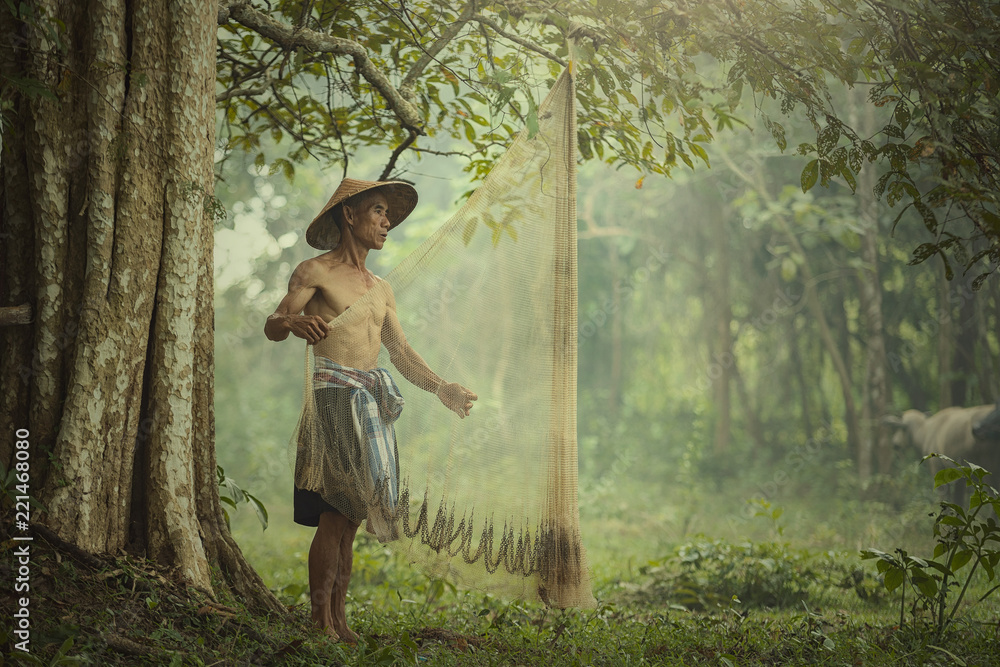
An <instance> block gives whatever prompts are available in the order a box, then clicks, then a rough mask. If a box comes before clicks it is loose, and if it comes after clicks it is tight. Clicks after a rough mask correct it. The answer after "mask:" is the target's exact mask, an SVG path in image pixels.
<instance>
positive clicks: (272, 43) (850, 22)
mask: <svg viewBox="0 0 1000 667" xmlns="http://www.w3.org/2000/svg"><path fill="white" fill-rule="evenodd" d="M219 23H220V26H221V28H220V31H219V42H218V82H219V86H218V95H217V101H218V104H219V105H220V108H221V109H222V111H223V118H224V129H223V135H222V136H223V137H224V139H225V141H226V144H227V147H228V148H229V149H231V150H236V149H238V150H243V151H249V152H251V153H253V152H256V153H257V161H258V164H259V165H260V166H264V165H265V164H267V158H266V157H265V155H264V153H263V151H262V150H261V138H262V136H264V135H267V134H269V135H270V136H271V137H272V138H273V139H274V140H276V141H280V140H282V139H285V138H290V139H292V141H293V142H294V143H293V148H292V149H291V150H290V152H289V154H288V156H287V157H280V158H277V159H275V160H274V161H273V162H272V163H271V170H272V173H274V172H277V171H284V172H285V173H286V174H287V175H289V176H290V175H291V174H292V173H293V172H294V163H295V162H297V161H302V160H305V159H306V158H307V157H308V156H309V155H313V156H316V157H317V158H320V159H322V160H325V161H329V162H333V163H339V164H340V165H342V166H343V168H344V171H345V173H346V171H347V168H348V166H349V164H350V160H351V157H352V156H353V155H354V154H355V153H356V152H357V151H359V150H362V149H366V148H370V147H392V152H391V155H390V156H389V158H388V159H387V161H386V167H385V170H384V172H383V174H382V176H383V177H389V176H390V175H393V174H397V173H398V171H399V169H400V167H399V166H398V162H397V161H398V158H399V157H400V155H401V154H403V153H404V152H407V151H409V152H412V153H414V154H416V155H427V154H445V155H456V156H462V157H464V158H465V159H467V160H468V166H467V169H468V171H469V172H470V173H471V175H472V177H473V180H475V179H478V178H481V177H482V176H483V175H485V173H486V172H488V170H489V168H490V167H491V165H492V164H493V162H494V160H495V159H496V158H497V156H498V155H499V154H500V153H501V152H502V150H503V148H504V146H506V145H507V144H508V143H509V141H510V140H511V138H512V136H513V134H514V133H516V132H517V131H518V130H519V129H520V127H522V126H524V125H527V126H528V127H529V128H531V127H533V126H534V124H535V123H536V117H535V113H536V101H537V99H539V98H540V96H541V95H540V91H539V88H542V89H544V88H545V86H546V80H547V79H550V78H551V77H553V76H554V75H555V74H556V73H557V72H558V71H559V70H560V68H562V67H563V66H565V65H566V64H567V62H568V61H569V60H570V58H571V54H570V53H569V48H568V46H567V44H568V43H569V42H572V43H573V44H575V47H576V53H575V54H574V55H575V60H576V62H577V63H578V66H579V76H578V88H579V92H578V102H579V105H580V112H581V119H582V120H581V122H580V127H579V135H578V141H579V149H580V154H581V156H582V157H583V159H598V160H604V161H606V162H609V163H611V164H615V165H618V166H624V165H631V166H633V167H635V168H636V169H638V170H639V171H640V172H642V173H643V174H650V173H657V174H668V175H669V173H670V171H671V170H672V169H673V168H674V167H676V166H678V165H680V164H684V165H686V166H688V167H690V168H694V166H695V163H696V162H698V161H703V162H704V163H705V164H706V165H707V164H708V163H709V160H710V155H709V151H708V149H707V145H708V144H709V143H710V142H711V141H712V139H713V136H714V133H716V132H718V131H720V130H724V129H731V128H735V127H737V126H739V125H744V124H746V123H747V122H749V119H750V117H751V116H752V115H753V114H754V113H755V112H756V114H757V117H758V118H759V120H760V122H761V123H762V124H763V126H764V127H765V128H767V130H768V131H769V132H770V133H771V134H772V135H773V137H774V140H775V142H776V143H777V145H778V146H779V147H780V148H781V149H782V150H786V149H788V146H787V145H786V137H785V130H784V127H783V125H782V123H781V122H780V120H781V118H782V116H789V115H792V114H801V115H804V117H806V118H807V119H808V120H809V121H810V123H811V124H812V127H813V129H814V131H815V141H814V142H811V143H803V144H801V145H799V146H797V147H795V148H794V149H793V150H795V151H796V152H797V153H799V154H801V155H803V156H806V157H807V158H809V159H808V161H806V163H805V166H804V168H803V170H802V174H801V186H802V188H803V189H804V190H808V189H809V188H811V187H813V186H814V185H816V184H817V183H819V184H822V185H826V184H828V183H829V182H830V181H831V180H833V179H840V180H842V181H843V182H845V183H846V184H847V185H849V186H850V187H851V188H852V189H854V188H856V186H857V182H858V178H857V176H858V173H859V172H860V171H861V170H862V168H865V165H869V166H868V168H875V166H874V165H872V164H871V163H878V165H879V167H878V168H879V170H880V177H879V179H878V181H877V184H876V186H875V192H876V194H877V195H878V196H879V197H883V196H884V197H885V198H886V199H887V201H888V202H889V203H890V204H892V205H897V204H902V206H901V208H900V213H899V216H900V218H901V217H902V216H903V214H904V213H905V212H906V211H908V210H909V209H910V208H913V209H914V210H915V211H916V213H917V214H919V218H920V219H921V220H922V221H923V223H924V225H926V227H927V230H928V241H927V242H926V243H923V244H921V245H920V246H919V247H917V248H916V249H915V251H914V256H913V260H914V261H915V262H919V261H923V260H925V259H927V258H929V257H932V256H934V255H940V256H941V257H942V259H944V261H945V264H946V267H947V271H948V273H949V275H951V272H952V269H951V266H950V261H949V259H951V260H953V261H956V262H957V263H958V264H959V265H961V266H963V267H965V268H966V269H971V268H973V267H978V268H980V269H982V268H983V267H984V264H983V263H981V262H980V260H983V258H984V257H985V258H988V260H989V262H990V264H991V266H992V267H993V269H995V267H996V265H997V263H998V262H1000V217H998V213H997V203H998V201H997V197H998V194H997V192H998V188H997V180H996V179H997V170H998V168H1000V153H998V151H1000V148H998V146H1000V125H998V117H1000V115H998V113H997V112H998V111H1000V109H998V106H1000V100H998V97H997V93H998V92H1000V78H998V77H1000V75H998V74H997V72H998V71H1000V67H998V62H997V58H998V52H997V47H996V44H998V43H1000V4H997V3H977V2H971V1H968V0H944V1H941V2H936V1H932V0H888V1H887V2H883V1H875V0H843V1H840V0H789V1H788V2H764V1H757V2H732V1H730V0H716V1H713V2H707V3H706V2H696V1H694V0H676V1H674V2H670V3H665V2H659V1H654V0H638V1H634V2H625V1H621V0H572V1H570V2H559V3H555V2H546V1H545V0H526V1H520V2H514V1H511V2H495V3H486V2H476V1H475V0H470V1H469V2H465V3H462V2H442V1H435V0H425V1H422V2H413V3H407V4H406V5H396V4H395V3H387V2H381V1H378V0H366V1H360V2H350V3H341V2H333V1H332V0H319V1H314V2H302V1H301V0H280V1H277V2H268V3H266V7H265V6H262V5H261V4H260V3H253V2H249V1H248V0H223V1H222V3H221V9H220V12H219ZM843 86H849V87H854V86H863V87H864V88H865V89H867V91H868V100H869V103H870V104H872V105H875V106H878V107H885V108H888V109H891V111H892V113H891V116H889V118H888V120H887V122H885V123H884V124H882V126H881V127H879V128H878V129H877V131H876V132H875V133H874V134H869V135H866V134H863V133H861V132H860V131H859V130H858V128H857V125H858V123H856V122H852V121H853V119H852V118H851V117H850V115H849V114H848V113H847V112H845V111H843V110H842V109H838V102H839V100H840V99H841V96H839V91H840V90H841V89H842V87H843ZM737 114H739V115H737ZM897 220H898V218H897Z"/></svg>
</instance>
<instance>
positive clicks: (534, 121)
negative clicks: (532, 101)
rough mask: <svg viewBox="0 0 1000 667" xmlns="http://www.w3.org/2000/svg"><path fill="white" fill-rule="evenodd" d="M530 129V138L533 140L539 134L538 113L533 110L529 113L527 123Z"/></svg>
mask: <svg viewBox="0 0 1000 667" xmlns="http://www.w3.org/2000/svg"><path fill="white" fill-rule="evenodd" d="M525 125H526V127H527V128H528V138H529V139H533V138H534V137H535V135H536V134H538V111H537V110H535V109H532V110H531V111H529V112H528V118H527V119H526V123H525Z"/></svg>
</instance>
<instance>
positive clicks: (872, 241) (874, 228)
mask: <svg viewBox="0 0 1000 667" xmlns="http://www.w3.org/2000/svg"><path fill="white" fill-rule="evenodd" d="M850 99H851V106H852V113H851V116H852V119H851V120H852V124H853V125H854V126H855V127H858V128H860V129H859V131H860V132H861V134H862V135H863V136H870V135H871V134H873V133H874V132H875V125H876V123H875V107H873V106H872V105H871V104H868V103H867V102H866V100H865V98H864V93H863V92H862V91H859V90H852V91H851V93H850ZM858 111H860V112H861V116H860V117H859V118H857V116H858ZM875 179H876V174H875V170H874V168H873V167H872V166H870V167H869V168H867V169H864V170H862V172H861V173H860V174H859V176H858V187H857V191H856V192H855V197H856V198H857V201H858V219H859V221H860V222H861V227H862V232H861V261H862V266H861V267H860V268H859V270H858V276H857V279H858V295H859V299H860V304H861V316H862V318H863V323H864V328H863V330H864V343H865V383H864V387H863V389H862V394H863V401H862V420H861V421H862V431H861V434H860V438H859V440H858V452H857V456H858V475H859V476H860V477H861V479H867V478H868V477H870V476H871V474H872V472H874V470H876V469H877V470H878V472H880V473H888V472H890V468H891V466H892V447H891V446H890V442H889V437H888V435H889V434H888V432H887V429H886V426H885V424H883V423H882V417H884V416H885V414H886V408H887V404H888V398H889V384H888V378H887V372H886V369H887V368H888V357H887V355H886V346H885V332H884V329H885V327H884V324H883V317H882V279H881V277H880V274H879V251H878V232H879V226H878V220H879V212H878V201H877V200H876V199H875V195H874V193H873V189H874V187H875ZM876 464H877V467H876Z"/></svg>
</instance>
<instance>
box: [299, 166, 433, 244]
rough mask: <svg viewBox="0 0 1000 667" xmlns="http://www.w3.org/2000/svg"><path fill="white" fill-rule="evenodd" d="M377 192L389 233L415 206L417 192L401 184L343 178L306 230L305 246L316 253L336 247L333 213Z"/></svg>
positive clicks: (337, 236)
mask: <svg viewBox="0 0 1000 667" xmlns="http://www.w3.org/2000/svg"><path fill="white" fill-rule="evenodd" d="M374 188H380V189H381V193H382V194H384V195H385V198H386V201H387V202H388V204H389V212H388V215H387V217H388V218H389V229H392V228H393V227H395V226H396V225H398V224H399V223H401V222H402V221H403V220H405V219H406V216H408V215H409V214H410V213H411V212H412V211H413V208H414V207H415V206H416V205H417V191H416V190H415V189H414V187H413V186H412V185H410V184H409V183H404V182H402V181H359V180H357V179H354V178H345V179H344V180H343V181H341V182H340V185H339V186H337V190H336V192H334V193H333V196H332V197H330V201H328V202H327V203H326V206H324V207H323V210H322V211H320V212H319V215H317V216H316V217H315V218H314V219H313V221H312V222H311V223H310V224H309V227H308V229H306V243H308V244H309V245H311V246H312V247H314V248H317V249H319V250H331V249H332V248H335V247H337V244H338V243H340V229H339V228H338V227H337V223H336V221H335V220H334V219H333V209H334V208H335V207H336V206H337V205H338V204H341V203H342V202H343V201H344V200H346V199H348V198H350V197H353V196H354V195H356V194H359V193H362V192H364V191H366V190H372V189H374Z"/></svg>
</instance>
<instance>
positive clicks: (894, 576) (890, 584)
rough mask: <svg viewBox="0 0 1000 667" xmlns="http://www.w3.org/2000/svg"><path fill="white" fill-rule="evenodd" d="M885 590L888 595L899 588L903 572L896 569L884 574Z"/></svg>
mask: <svg viewBox="0 0 1000 667" xmlns="http://www.w3.org/2000/svg"><path fill="white" fill-rule="evenodd" d="M883 583H884V584H885V588H886V590H887V591H889V592H890V593H891V592H893V591H894V590H896V589H897V588H899V585H900V584H902V583H903V571H902V570H901V569H899V568H898V567H893V568H891V569H890V570H889V571H888V572H886V573H885V579H884V581H883Z"/></svg>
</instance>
